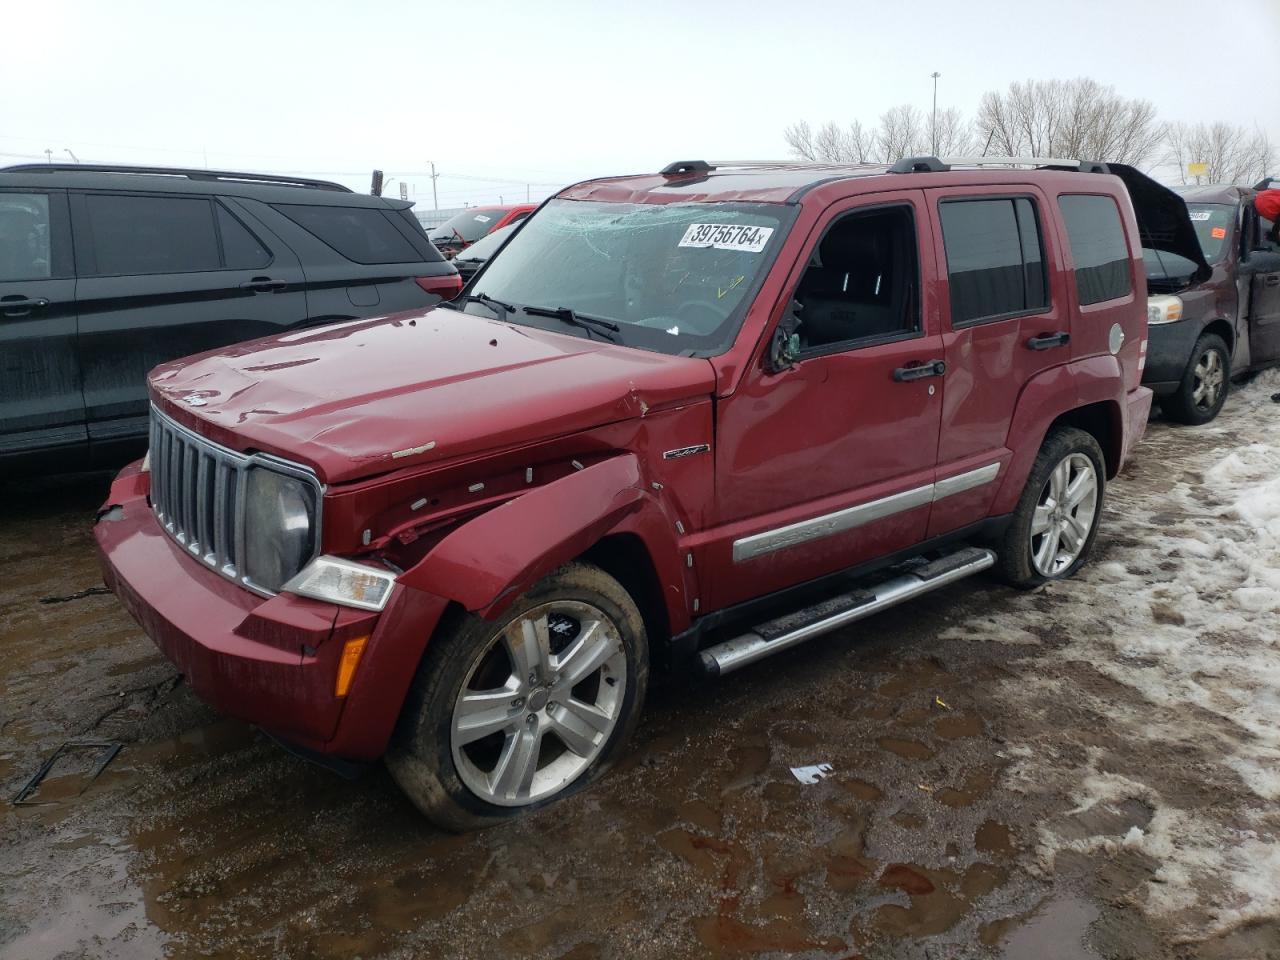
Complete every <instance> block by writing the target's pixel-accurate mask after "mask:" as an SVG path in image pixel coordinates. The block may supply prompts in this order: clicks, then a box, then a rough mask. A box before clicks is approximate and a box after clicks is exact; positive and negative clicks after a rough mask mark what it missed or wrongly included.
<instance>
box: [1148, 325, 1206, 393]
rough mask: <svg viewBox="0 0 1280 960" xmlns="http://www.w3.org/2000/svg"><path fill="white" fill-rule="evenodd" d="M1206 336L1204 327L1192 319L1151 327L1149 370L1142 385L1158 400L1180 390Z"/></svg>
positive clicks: (1149, 328) (1149, 334)
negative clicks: (1201, 339)
mask: <svg viewBox="0 0 1280 960" xmlns="http://www.w3.org/2000/svg"><path fill="white" fill-rule="evenodd" d="M1203 332H1204V324H1203V323H1202V322H1200V321H1198V320H1191V319H1184V320H1175V321H1174V322H1173V323H1157V324H1155V325H1154V326H1149V327H1147V366H1146V368H1145V369H1144V370H1143V371H1142V382H1143V383H1144V384H1146V385H1147V386H1148V387H1150V388H1151V389H1152V390H1153V391H1154V392H1155V394H1156V395H1157V396H1167V395H1168V394H1171V393H1173V392H1174V391H1175V390H1177V389H1178V387H1179V385H1180V384H1181V383H1182V375H1183V374H1184V373H1186V370H1187V364H1188V363H1190V362H1191V351H1192V350H1194V349H1195V345H1196V341H1197V340H1199V339H1200V334H1201V333H1203Z"/></svg>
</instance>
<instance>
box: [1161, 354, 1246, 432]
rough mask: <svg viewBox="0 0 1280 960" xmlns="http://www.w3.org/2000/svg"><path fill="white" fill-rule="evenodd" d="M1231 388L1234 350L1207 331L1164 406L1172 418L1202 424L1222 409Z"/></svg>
mask: <svg viewBox="0 0 1280 960" xmlns="http://www.w3.org/2000/svg"><path fill="white" fill-rule="evenodd" d="M1230 389H1231V353H1230V351H1228V350H1227V344H1226V342H1225V341H1224V340H1223V339H1222V338H1221V337H1220V336H1218V335H1217V334H1216V333H1206V334H1204V335H1203V336H1202V337H1201V338H1200V339H1199V340H1197V341H1196V345H1195V347H1194V348H1192V350H1191V359H1190V361H1189V362H1188V363H1187V369H1186V370H1185V371H1184V372H1183V374H1182V382H1181V383H1179V384H1178V389H1177V390H1175V391H1174V392H1173V393H1172V394H1170V395H1169V396H1168V397H1166V398H1164V399H1163V400H1162V401H1161V404H1160V405H1161V407H1162V408H1163V409H1164V412H1165V413H1166V414H1167V415H1168V417H1169V418H1170V419H1171V420H1176V421H1177V422H1178V423H1185V424H1187V425H1189V426H1199V425H1200V424H1202V423H1208V422H1209V421H1210V420H1212V419H1213V418H1214V417H1216V416H1217V415H1218V414H1219V412H1221V410H1222V405H1223V404H1224V403H1226V400H1227V393H1228V392H1229V391H1230Z"/></svg>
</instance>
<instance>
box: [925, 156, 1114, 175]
mask: <svg viewBox="0 0 1280 960" xmlns="http://www.w3.org/2000/svg"><path fill="white" fill-rule="evenodd" d="M947 163H948V164H950V165H951V166H952V167H1037V168H1043V167H1063V168H1066V169H1075V170H1078V171H1080V172H1081V173H1108V172H1109V171H1108V169H1107V165H1106V164H1105V163H1101V162H1099V161H1097V160H1075V159H1064V158H1057V157H948V158H947Z"/></svg>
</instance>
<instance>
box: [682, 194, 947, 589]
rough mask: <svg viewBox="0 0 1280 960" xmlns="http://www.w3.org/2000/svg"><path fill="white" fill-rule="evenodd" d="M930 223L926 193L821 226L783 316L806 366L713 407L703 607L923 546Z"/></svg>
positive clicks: (933, 418) (931, 419)
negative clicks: (712, 490)
mask: <svg viewBox="0 0 1280 960" xmlns="http://www.w3.org/2000/svg"><path fill="white" fill-rule="evenodd" d="M927 223H928V220H927V216H926V215H925V212H924V209H923V194H922V193H920V192H919V191H897V192H893V193H886V194H879V195H876V196H875V197H874V198H871V197H862V198H859V199H858V200H856V201H843V202H841V203H839V204H836V205H835V206H833V207H832V208H831V209H830V210H829V211H827V213H826V214H825V215H824V216H823V217H822V218H821V220H820V221H819V222H818V224H817V225H816V226H815V227H814V229H813V232H812V234H811V236H810V246H809V248H808V249H809V253H808V254H807V256H806V257H804V258H802V259H801V260H800V261H799V262H798V264H797V265H796V267H795V268H794V270H793V273H792V276H791V277H790V278H789V282H788V286H787V289H788V291H790V293H789V296H787V297H785V298H784V299H783V301H782V302H781V303H780V304H778V307H777V311H776V315H775V322H783V323H786V324H788V325H790V324H791V323H793V321H794V320H797V319H798V321H799V323H798V326H796V327H795V329H796V332H797V334H798V336H799V348H800V349H799V355H798V358H797V359H796V361H795V363H794V364H793V365H791V366H790V367H789V368H787V369H783V370H781V371H780V372H776V373H774V372H769V370H768V369H766V367H765V365H764V363H763V362H759V363H757V364H755V365H754V366H753V367H752V369H751V370H750V371H749V372H748V373H747V374H746V375H745V376H744V378H743V381H742V383H741V384H740V385H739V387H738V389H737V390H736V391H735V392H734V393H733V394H732V395H731V396H729V397H727V398H725V399H723V400H721V401H720V402H719V405H718V412H717V421H718V422H717V432H716V454H715V455H716V510H717V514H718V523H717V525H716V527H715V529H714V530H713V531H710V534H711V536H710V538H709V539H708V540H707V541H706V542H705V543H704V545H703V549H702V550H700V551H697V552H698V553H700V557H699V560H700V565H701V566H700V568H701V571H702V573H701V574H700V580H704V582H707V584H708V588H709V589H708V592H709V595H710V598H711V602H710V604H709V606H708V608H707V609H714V608H719V607H724V606H728V605H730V604H732V603H736V602H739V601H741V600H745V599H747V598H750V597H754V596H758V595H761V594H764V593H768V592H770V591H773V590H778V589H781V588H783V587H788V586H792V585H794V584H797V583H801V582H804V581H807V580H810V579H813V578H816V577H819V576H822V575H824V574H827V573H832V572H834V571H838V570H841V569H844V568H846V567H850V566H853V565H856V564H859V563H862V562H865V561H869V560H873V559H876V558H879V557H882V556H885V555H887V554H891V553H894V552H896V551H899V550H903V549H905V548H908V547H910V546H912V545H914V544H915V543H917V542H919V541H920V540H922V539H923V538H924V536H925V529H926V526H927V524H928V517H929V508H930V504H931V502H932V492H933V491H932V487H933V473H934V463H935V455H936V451H937V445H938V420H939V412H940V410H941V394H940V390H939V384H940V383H941V380H942V377H943V373H944V368H943V366H942V365H941V364H940V363H939V361H941V360H942V340H941V337H940V336H939V334H938V329H937V317H936V311H935V310H934V309H933V305H932V301H931V299H930V298H928V297H924V298H922V291H927V290H929V289H930V288H931V286H930V281H931V280H932V278H933V274H932V264H933V250H932V242H931V240H930V238H929V232H928V227H927ZM922 269H923V276H922ZM922 299H923V308H922ZM760 359H761V361H763V358H760Z"/></svg>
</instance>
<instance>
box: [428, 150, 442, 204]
mask: <svg viewBox="0 0 1280 960" xmlns="http://www.w3.org/2000/svg"><path fill="white" fill-rule="evenodd" d="M427 163H429V164H431V206H432V207H433V208H435V209H436V210H439V209H440V200H439V198H438V197H437V196H436V177H438V176H440V174H438V173H436V162H435V161H434V160H428V161H427Z"/></svg>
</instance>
